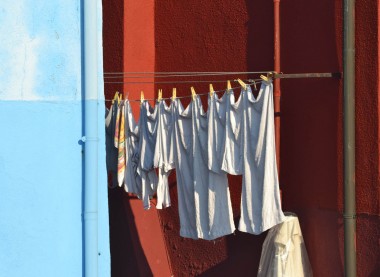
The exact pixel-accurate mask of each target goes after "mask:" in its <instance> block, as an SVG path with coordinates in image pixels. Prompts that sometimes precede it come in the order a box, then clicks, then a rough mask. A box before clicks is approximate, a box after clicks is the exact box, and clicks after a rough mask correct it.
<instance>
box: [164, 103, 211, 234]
mask: <svg viewBox="0 0 380 277" xmlns="http://www.w3.org/2000/svg"><path fill="white" fill-rule="evenodd" d="M171 106H173V133H172V139H171V148H170V151H172V152H171V154H170V155H172V157H173V162H172V161H171V162H170V163H169V165H173V164H174V166H175V169H176V177H177V191H178V213H179V220H180V235H181V236H182V237H185V238H192V239H197V238H199V237H203V235H204V234H205V235H206V236H207V235H208V230H207V229H208V228H207V226H198V225H197V220H196V217H197V216H198V217H199V216H200V215H199V214H196V211H195V197H194V175H193V174H194V159H193V145H192V144H193V143H192V138H193V130H192V122H191V110H192V107H191V106H192V103H190V104H189V105H188V106H187V108H186V110H185V109H184V108H183V106H182V103H181V101H180V100H179V99H178V98H176V99H175V100H174V101H172V104H171ZM169 169H173V168H171V167H169ZM204 177H205V176H204ZM202 227H203V228H205V229H203V230H202ZM198 230H199V231H200V232H199V233H200V234H198Z"/></svg>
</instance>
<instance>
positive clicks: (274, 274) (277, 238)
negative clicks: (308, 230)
mask: <svg viewBox="0 0 380 277" xmlns="http://www.w3.org/2000/svg"><path fill="white" fill-rule="evenodd" d="M257 276H258V277H294V276H296V277H311V276H313V272H312V269H311V265H310V261H309V257H308V255H307V251H306V247H305V244H304V240H303V237H302V232H301V227H300V224H299V222H298V217H297V216H295V215H294V214H287V216H286V217H285V221H284V222H283V223H281V224H278V225H276V226H274V227H273V228H272V229H270V230H269V232H268V234H267V237H266V238H265V241H264V244H263V248H262V251H261V259H260V264H259V270H258V273H257Z"/></svg>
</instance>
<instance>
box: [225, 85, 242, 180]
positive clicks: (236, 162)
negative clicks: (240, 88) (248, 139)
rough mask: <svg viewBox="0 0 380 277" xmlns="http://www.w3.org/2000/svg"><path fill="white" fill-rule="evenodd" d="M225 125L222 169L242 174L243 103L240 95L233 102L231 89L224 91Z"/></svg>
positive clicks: (234, 173)
mask: <svg viewBox="0 0 380 277" xmlns="http://www.w3.org/2000/svg"><path fill="white" fill-rule="evenodd" d="M226 94H227V95H225V96H223V97H226V98H227V99H226V100H227V101H226V102H227V103H226V107H225V110H226V115H225V116H226V127H225V145H224V152H223V158H222V169H223V170H224V171H225V172H227V173H229V174H231V175H241V174H243V133H242V132H241V127H242V125H243V124H242V122H243V121H242V117H243V104H242V101H241V97H239V99H238V101H236V102H235V96H234V93H233V91H232V90H229V91H227V92H226Z"/></svg>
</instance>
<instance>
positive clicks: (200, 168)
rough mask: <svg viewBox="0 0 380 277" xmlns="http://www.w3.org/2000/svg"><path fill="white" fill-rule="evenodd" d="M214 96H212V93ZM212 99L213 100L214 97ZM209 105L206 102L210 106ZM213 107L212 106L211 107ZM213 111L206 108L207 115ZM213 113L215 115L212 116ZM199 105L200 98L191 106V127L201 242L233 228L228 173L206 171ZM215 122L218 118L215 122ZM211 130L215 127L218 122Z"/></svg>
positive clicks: (202, 114)
mask: <svg viewBox="0 0 380 277" xmlns="http://www.w3.org/2000/svg"><path fill="white" fill-rule="evenodd" d="M214 95H215V94H214ZM213 99H215V97H213ZM213 104H215V101H214V103H211V99H209V107H210V105H211V106H212V105H213ZM214 106H215V105H214ZM210 110H212V108H211V109H210V108H209V112H210ZM213 114H215V113H213ZM209 116H210V114H208V113H206V112H205V111H204V109H203V106H202V101H201V99H200V97H199V95H197V96H196V98H195V100H194V101H193V104H192V116H191V118H192V125H193V126H192V127H193V160H194V196H195V208H196V216H197V218H196V219H197V221H196V222H197V226H201V230H200V231H202V232H204V230H207V231H208V234H207V235H205V234H203V235H202V233H201V232H200V231H198V236H199V233H200V234H201V236H199V237H200V238H203V239H209V240H212V239H216V238H218V237H221V236H225V235H229V234H232V233H233V232H234V230H235V225H234V221H233V215H232V206H231V199H230V195H229V190H228V180H227V174H226V173H225V172H222V171H221V170H220V169H219V171H218V172H213V171H211V170H209V168H208V157H209V155H208V135H209V128H208V126H209V122H210V120H213V119H212V118H210V117H209ZM216 120H217V119H216ZM213 123H216V124H215V126H214V127H216V128H217V127H218V126H217V125H218V123H220V122H218V121H215V122H213Z"/></svg>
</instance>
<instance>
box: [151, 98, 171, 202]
mask: <svg viewBox="0 0 380 277" xmlns="http://www.w3.org/2000/svg"><path fill="white" fill-rule="evenodd" d="M157 113H158V114H157V135H156V144H155V149H154V167H155V168H158V185H157V205H156V208H157V209H162V208H166V207H169V206H170V205H171V202H170V194H169V184H168V177H169V174H170V172H171V170H170V169H171V168H174V164H170V161H173V158H172V157H170V151H169V150H170V140H171V136H172V129H173V128H172V126H173V124H172V106H170V107H168V106H167V105H166V103H165V101H160V102H158V103H157Z"/></svg>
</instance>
